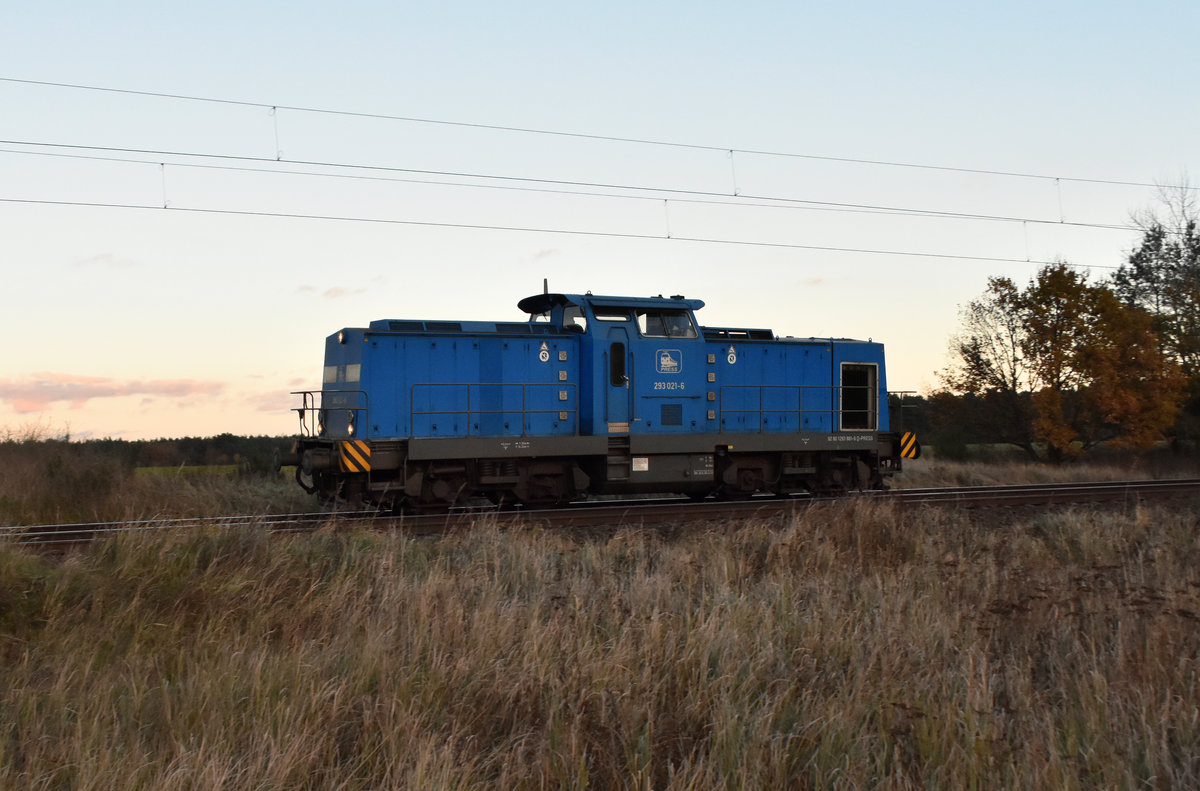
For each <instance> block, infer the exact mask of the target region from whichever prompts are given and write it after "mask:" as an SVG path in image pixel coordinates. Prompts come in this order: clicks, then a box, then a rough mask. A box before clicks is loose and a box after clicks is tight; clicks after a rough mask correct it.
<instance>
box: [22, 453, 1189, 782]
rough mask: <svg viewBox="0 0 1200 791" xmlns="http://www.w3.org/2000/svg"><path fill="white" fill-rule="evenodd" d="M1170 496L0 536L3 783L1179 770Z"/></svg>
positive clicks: (1111, 777) (1184, 691)
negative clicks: (600, 525) (1093, 502)
mask: <svg viewBox="0 0 1200 791" xmlns="http://www.w3.org/2000/svg"><path fill="white" fill-rule="evenodd" d="M915 466H916V465H914V467H915ZM1086 477H1091V476H1086ZM1197 527H1198V518H1197V515H1196V514H1195V512H1194V511H1192V510H1188V509H1183V508H1175V509H1166V508H1158V507H1139V508H1135V507H1131V508H1129V509H1128V510H1126V511H1120V510H1115V511H1114V510H1108V511H1093V510H1088V509H1069V510H1062V511H1057V512H1051V513H1037V512H1034V511H1029V512H1021V513H1007V512H1001V513H997V512H986V513H980V514H969V513H962V512H953V511H941V510H908V511H901V510H896V509H894V508H892V507H890V506H887V505H882V504H870V503H853V502H850V503H840V504H836V505H834V506H829V507H822V508H814V509H812V510H811V511H809V512H807V513H805V514H802V515H801V516H799V517H797V518H795V519H794V520H793V521H791V522H790V523H788V524H785V525H777V524H776V525H767V524H760V523H754V522H748V523H743V524H737V525H725V526H719V527H714V528H712V529H708V530H699V531H689V532H686V533H681V534H676V535H669V536H668V535H664V534H662V533H659V532H655V531H650V530H643V529H626V530H622V531H619V532H614V533H610V534H608V535H605V536H597V535H590V536H586V537H585V536H571V535H568V534H563V533H558V532H554V533H547V532H543V531H540V530H536V529H528V530H523V529H514V530H509V531H504V532H501V531H498V530H496V529H495V528H494V527H493V526H489V525H488V524H486V520H484V523H482V524H480V525H478V526H477V528H476V529H475V530H473V531H471V532H464V533H460V534H454V535H450V536H446V537H442V538H436V539H410V538H405V537H403V536H396V535H380V534H317V535H310V536H304V537H292V538H278V537H276V538H269V537H267V536H265V535H263V534H262V533H261V532H259V531H255V530H236V531H228V532H214V531H203V530H199V531H191V532H188V533H187V534H183V535H173V536H160V537H157V538H147V537H140V538H138V537H133V538H128V537H127V538H121V539H118V540H116V541H114V542H111V543H107V544H103V545H98V546H95V547H92V548H89V549H87V550H86V551H84V552H81V553H79V554H76V555H73V556H71V557H69V558H66V559H63V560H47V559H43V558H39V557H36V556H33V555H30V554H28V553H26V552H25V551H23V550H21V549H19V548H15V547H11V546H0V652H2V656H0V668H3V670H0V674H2V675H3V683H2V684H0V729H2V730H0V787H3V788H12V789H21V788H46V789H50V788H95V789H111V788H196V789H207V788H213V789H215V788H226V789H230V788H279V789H285V788H287V789H292V788H312V789H325V788H347V789H357V788H363V789H365V788H414V789H428V788H618V787H624V788H656V789H664V788H677V789H683V788H690V789H709V788H714V789H715V788H786V787H795V788H873V787H880V788H906V787H922V788H947V789H951V788H952V789H963V788H1144V787H1162V788H1171V787H1174V788H1182V787H1196V786H1197V785H1200V688H1198V685H1197V682H1198V680H1200V679H1198V675H1197V674H1198V667H1200V665H1198V663H1197V660H1198V659H1200V575H1198V572H1197V570H1196V569H1197V561H1200V543H1198V539H1197Z"/></svg>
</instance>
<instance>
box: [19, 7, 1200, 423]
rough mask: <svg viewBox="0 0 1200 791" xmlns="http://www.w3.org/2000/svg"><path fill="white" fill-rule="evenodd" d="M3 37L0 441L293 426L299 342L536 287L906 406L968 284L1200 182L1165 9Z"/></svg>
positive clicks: (264, 25) (401, 13) (1062, 249)
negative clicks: (677, 308) (828, 342)
mask: <svg viewBox="0 0 1200 791" xmlns="http://www.w3.org/2000/svg"><path fill="white" fill-rule="evenodd" d="M5 16H6V22H5V24H4V25H3V26H0V274H2V275H3V284H4V294H5V296H6V299H5V300H4V307H3V310H2V311H0V330H2V331H3V337H4V338H5V343H4V346H3V351H2V352H0V438H2V437H4V436H23V435H27V434H30V433H33V434H37V435H40V436H60V435H67V434H69V435H70V436H71V437H72V438H78V439H83V438H90V437H115V438H126V439H137V438H156V437H180V436H207V435H214V434H220V433H225V432H230V433H235V434H254V435H263V434H266V435H286V434H291V433H295V431H296V430H297V428H298V422H297V419H296V415H295V413H294V412H292V411H291V410H292V408H293V407H295V406H298V400H297V397H295V396H293V395H291V393H292V391H297V390H309V389H318V388H319V387H320V374H321V364H322V360H321V357H322V354H323V348H324V338H325V337H326V336H327V335H329V334H331V333H334V332H336V331H337V330H338V329H339V328H341V327H347V326H365V325H366V324H367V323H368V322H370V321H372V320H374V319H381V318H427V319H459V320H505V321H511V320H520V319H521V318H522V314H521V313H520V312H519V311H518V310H517V308H516V303H517V302H518V300H520V299H521V298H522V297H525V296H528V295H529V294H533V293H537V292H540V291H541V290H542V282H543V279H544V278H546V279H548V280H549V285H550V289H551V290H552V291H561V292H567V293H579V292H583V291H589V290H590V291H592V292H594V293H597V294H601V293H607V294H622V295H635V296H648V295H654V294H684V295H686V296H688V297H692V298H699V299H703V300H704V301H705V302H706V303H707V306H706V307H705V308H704V309H703V310H702V311H701V312H700V314H699V316H700V319H701V321H702V322H703V323H705V324H710V325H717V326H750V327H768V328H771V329H773V330H775V331H776V333H778V334H780V335H794V336H835V337H853V338H871V339H873V340H876V341H882V342H883V343H884V344H885V345H886V349H887V354H888V385H889V387H890V389H892V390H909V391H919V392H929V391H930V390H931V389H932V388H936V387H937V386H938V385H939V379H938V376H937V372H938V371H939V370H941V369H943V368H944V367H945V366H946V364H947V343H948V339H949V337H950V336H951V335H952V334H953V332H954V331H955V330H956V328H957V326H958V315H959V309H960V307H961V306H962V305H964V304H965V303H967V302H969V301H970V300H972V299H974V298H976V297H978V296H980V295H981V294H982V293H983V291H984V289H985V288H986V286H987V279H988V277H990V276H996V275H1004V276H1008V277H1011V278H1013V279H1014V280H1015V281H1017V282H1018V283H1024V282H1026V281H1028V280H1029V278H1030V277H1032V276H1033V275H1035V274H1036V272H1037V270H1038V268H1039V267H1040V266H1041V265H1043V264H1044V263H1045V262H1049V261H1057V260H1065V261H1067V262H1069V263H1071V264H1073V265H1076V266H1080V267H1085V269H1084V270H1083V271H1086V272H1088V273H1089V274H1090V276H1091V277H1092V278H1093V279H1095V280H1099V279H1103V278H1106V277H1108V276H1110V275H1111V272H1112V268H1114V267H1116V266H1119V265H1120V264H1121V263H1122V262H1123V261H1124V260H1125V257H1126V256H1127V255H1128V252H1129V251H1130V249H1132V248H1133V247H1134V246H1135V245H1136V243H1137V240H1138V238H1139V234H1138V232H1137V231H1136V230H1134V229H1131V228H1130V219H1131V215H1133V214H1134V213H1137V212H1142V211H1145V210H1147V209H1152V208H1153V207H1154V206H1155V202H1156V200H1157V199H1158V193H1159V192H1160V190H1159V189H1158V187H1157V186H1156V185H1172V184H1179V183H1187V181H1186V180H1187V177H1188V173H1189V171H1192V172H1194V171H1195V170H1196V169H1197V168H1198V167H1200V165H1198V164H1197V160H1198V159H1200V104H1198V103H1196V102H1194V101H1191V99H1190V96H1191V94H1192V89H1193V87H1194V84H1195V82H1196V75H1197V74H1200V54H1197V52H1198V51H1197V50H1196V48H1195V47H1194V46H1193V41H1192V35H1193V33H1192V32H1193V31H1194V30H1196V29H1197V28H1198V26H1200V6H1197V5H1195V4H1184V3H1179V2H1157V0H1149V2H1145V3H1141V4H1139V5H1138V6H1137V7H1136V8H1135V7H1133V6H1130V5H1128V4H1125V3H1121V4H1117V3H1107V2H1087V3H1084V2H1053V1H1051V2H1038V3H1032V2H1010V3H1006V4H1003V5H999V4H975V3H950V2H944V3H942V2H924V3H922V2H915V3H907V4H895V3H881V2H874V0H866V1H865V2H860V3H855V4H831V3H809V2H790V3H781V2H755V1H754V0H750V1H749V2H739V3H736V4H735V3H715V2H695V1H693V2H689V3H686V4H685V3H681V2H644V1H643V2H636V3H635V2H625V0H610V2H607V3H603V4H599V3H597V4H578V3H570V2H567V3H564V2H561V0H560V1H559V2H555V3H548V2H522V3H510V4H502V3H484V2H446V3H439V4H434V3H419V4H417V3H409V2H388V3H383V2H360V1H358V0H348V2H343V3H340V4H336V6H335V5H332V4H327V3H322V4H316V3H309V2H289V3H275V2H258V3H244V2H242V3H236V4H235V3H229V2H225V1H224V0H213V1H212V2H208V3H204V4H173V3H140V2H114V3H103V4H97V3H83V2H75V1H74V0H68V1H67V2H60V3H44V2H37V3H35V2H26V1H25V0H14V1H13V2H10V4H9V6H8V9H7V12H6V14H5ZM66 86H80V87H66ZM102 89H103V90H102ZM1103 226H1116V227H1103Z"/></svg>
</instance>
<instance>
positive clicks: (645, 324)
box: [637, 308, 697, 338]
mask: <svg viewBox="0 0 1200 791" xmlns="http://www.w3.org/2000/svg"><path fill="white" fill-rule="evenodd" d="M637 322H638V329H639V330H641V333H642V335H643V337H646V338H695V337H697V333H696V325H695V324H694V323H693V322H692V317H691V316H690V315H689V314H688V312H687V311H686V310H670V309H666V308H650V309H644V310H639V311H638V313H637Z"/></svg>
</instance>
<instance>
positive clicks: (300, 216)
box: [0, 197, 1117, 269]
mask: <svg viewBox="0 0 1200 791" xmlns="http://www.w3.org/2000/svg"><path fill="white" fill-rule="evenodd" d="M0 203H9V204H28V205H36V206H79V207H86V208H103V209H125V210H130V209H137V210H153V211H167V212H191V213H197V214H213V215H229V216H236V217H273V218H279V219H293V220H326V221H335V222H358V223H372V224H379V225H404V226H416V227H425V228H457V229H464V230H475V231H511V232H519V233H544V234H561V235H568V236H595V237H603V238H608V239H636V240H654V241H667V242H693V243H700V244H723V245H737V246H743V247H765V248H775V249H784V250H809V251H816V252H826V253H856V254H860V255H881V256H901V257H908V258H932V259H939V260H953V261H977V262H987V263H1004V264H1038V265H1044V266H1049V265H1055V264H1059V263H1064V262H1061V261H1050V260H1031V259H1028V258H1006V257H1001V256H980V255H959V254H953V253H932V252H924V251H917V250H886V249H871V248H857V247H836V246H831V245H811V244H796V243H791V242H764V241H760V240H754V239H719V238H708V237H699V236H672V235H669V234H668V235H658V234H639V233H628V232H618V231H595V230H582V229H574V228H538V227H526V226H514V225H487V224H479V223H458V222H435V221H431V220H404V219H397V218H392V217H363V216H354V215H336V214H305V213H301V212H275V211H249V210H244V209H214V208H206V207H199V206H152V205H148V204H138V203H115V202H103V201H63V200H39V199H33V198H4V197H0ZM1069 265H1070V266H1073V267H1078V268H1084V269H1116V268H1117V267H1113V266H1100V265H1096V264H1073V263H1072V264H1069Z"/></svg>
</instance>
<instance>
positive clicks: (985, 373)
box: [927, 184, 1200, 462]
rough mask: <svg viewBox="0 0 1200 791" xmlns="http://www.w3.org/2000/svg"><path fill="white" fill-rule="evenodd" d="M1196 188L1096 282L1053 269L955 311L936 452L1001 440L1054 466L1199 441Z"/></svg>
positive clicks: (931, 406)
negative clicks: (1110, 451)
mask: <svg viewBox="0 0 1200 791" xmlns="http://www.w3.org/2000/svg"><path fill="white" fill-rule="evenodd" d="M1195 194H1196V193H1195V191H1194V190H1193V189H1192V188H1190V187H1189V186H1187V185H1186V184H1185V185H1184V186H1182V187H1180V188H1178V190H1177V192H1175V193H1170V194H1164V195H1163V196H1162V208H1161V209H1160V210H1159V211H1158V212H1156V213H1147V214H1145V215H1143V216H1141V217H1138V218H1135V219H1137V220H1138V224H1139V227H1140V228H1141V231H1142V235H1141V239H1140V242H1139V243H1138V244H1137V246H1136V247H1135V248H1134V249H1133V250H1132V251H1130V253H1129V255H1128V258H1127V260H1126V261H1125V262H1124V263H1122V264H1121V266H1120V267H1118V268H1117V270H1116V271H1115V272H1114V273H1113V275H1112V276H1111V277H1109V278H1106V279H1102V280H1098V281H1095V282H1093V281H1092V280H1091V279H1090V278H1089V277H1088V276H1087V275H1086V274H1083V273H1082V272H1080V271H1078V270H1076V269H1075V268H1073V267H1072V266H1071V264H1070V263H1068V262H1066V261H1060V262H1058V263H1054V264H1050V265H1047V266H1044V267H1043V268H1042V269H1040V270H1039V271H1038V272H1037V274H1036V275H1035V276H1034V277H1032V278H1031V279H1030V280H1029V281H1028V282H1027V283H1025V284H1024V285H1018V284H1017V283H1016V282H1014V281H1013V280H1012V279H1011V278H1007V277H991V278H989V279H988V283H987V288H986V290H985V291H984V293H983V294H982V295H981V296H980V297H979V298H977V299H975V300H972V301H971V302H970V303H968V304H967V305H965V306H964V307H963V308H962V309H961V313H960V327H959V330H958V332H956V333H955V334H954V335H953V336H952V338H951V340H950V363H949V365H948V366H947V368H946V369H945V370H943V371H942V372H941V373H940V379H941V382H942V387H941V388H940V389H939V390H938V391H937V392H935V393H933V394H932V395H931V396H930V398H929V399H928V404H927V406H928V412H929V414H928V416H927V417H928V420H929V422H930V424H931V426H932V427H933V432H934V434H933V436H932V437H931V440H932V442H933V444H934V445H935V447H938V446H942V447H945V448H948V449H949V448H955V447H962V446H965V444H966V443H988V444H1005V445H1011V446H1015V447H1016V448H1020V449H1021V450H1023V451H1024V452H1025V453H1026V454H1027V455H1028V456H1029V457H1030V458H1033V459H1041V460H1048V461H1053V462H1061V461H1065V460H1068V459H1071V458H1075V457H1078V456H1081V455H1083V454H1086V453H1088V452H1090V451H1092V450H1094V449H1096V448H1098V447H1100V446H1105V447H1110V448H1128V449H1139V450H1140V449H1146V448H1149V447H1150V446H1152V445H1154V444H1155V443H1157V442H1160V441H1163V440H1164V439H1169V440H1171V441H1173V442H1174V443H1175V444H1176V446H1177V447H1188V448H1192V449H1194V447H1195V440H1196V438H1197V437H1198V436H1200V229H1198V224H1197V212H1196V199H1195Z"/></svg>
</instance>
